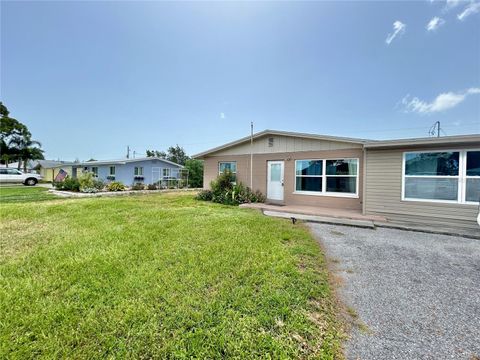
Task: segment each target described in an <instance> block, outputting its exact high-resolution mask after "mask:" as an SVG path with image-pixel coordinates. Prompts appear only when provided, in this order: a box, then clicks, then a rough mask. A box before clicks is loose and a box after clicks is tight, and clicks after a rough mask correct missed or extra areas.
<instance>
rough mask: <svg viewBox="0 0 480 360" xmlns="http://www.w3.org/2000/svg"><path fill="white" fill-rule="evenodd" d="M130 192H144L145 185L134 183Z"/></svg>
mask: <svg viewBox="0 0 480 360" xmlns="http://www.w3.org/2000/svg"><path fill="white" fill-rule="evenodd" d="M132 190H145V185H144V184H142V183H135V184H133V185H132Z"/></svg>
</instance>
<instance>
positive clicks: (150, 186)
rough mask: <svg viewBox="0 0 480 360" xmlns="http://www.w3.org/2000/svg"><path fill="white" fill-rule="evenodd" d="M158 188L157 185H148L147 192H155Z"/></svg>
mask: <svg viewBox="0 0 480 360" xmlns="http://www.w3.org/2000/svg"><path fill="white" fill-rule="evenodd" d="M157 189H158V186H157V184H148V185H147V190H157Z"/></svg>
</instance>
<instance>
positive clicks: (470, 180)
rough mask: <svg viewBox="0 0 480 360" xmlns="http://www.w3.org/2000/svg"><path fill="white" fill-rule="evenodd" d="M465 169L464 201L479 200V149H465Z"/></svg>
mask: <svg viewBox="0 0 480 360" xmlns="http://www.w3.org/2000/svg"><path fill="white" fill-rule="evenodd" d="M466 157H467V161H466V162H467V165H466V171H465V201H466V202H479V201H480V150H479V151H467V154H466Z"/></svg>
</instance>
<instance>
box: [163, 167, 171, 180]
mask: <svg viewBox="0 0 480 360" xmlns="http://www.w3.org/2000/svg"><path fill="white" fill-rule="evenodd" d="M165 170H167V171H166V173H167V175H165ZM171 173H172V169H169V168H163V169H162V177H164V178H166V177H170V175H171Z"/></svg>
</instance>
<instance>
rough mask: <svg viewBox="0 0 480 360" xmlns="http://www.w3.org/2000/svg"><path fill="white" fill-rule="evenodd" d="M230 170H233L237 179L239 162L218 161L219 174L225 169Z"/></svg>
mask: <svg viewBox="0 0 480 360" xmlns="http://www.w3.org/2000/svg"><path fill="white" fill-rule="evenodd" d="M226 170H229V171H231V172H232V174H233V176H234V179H235V181H236V179H237V162H236V161H228V162H227V161H222V162H219V163H218V174H219V175H220V174H221V173H223V172H224V171H226Z"/></svg>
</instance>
